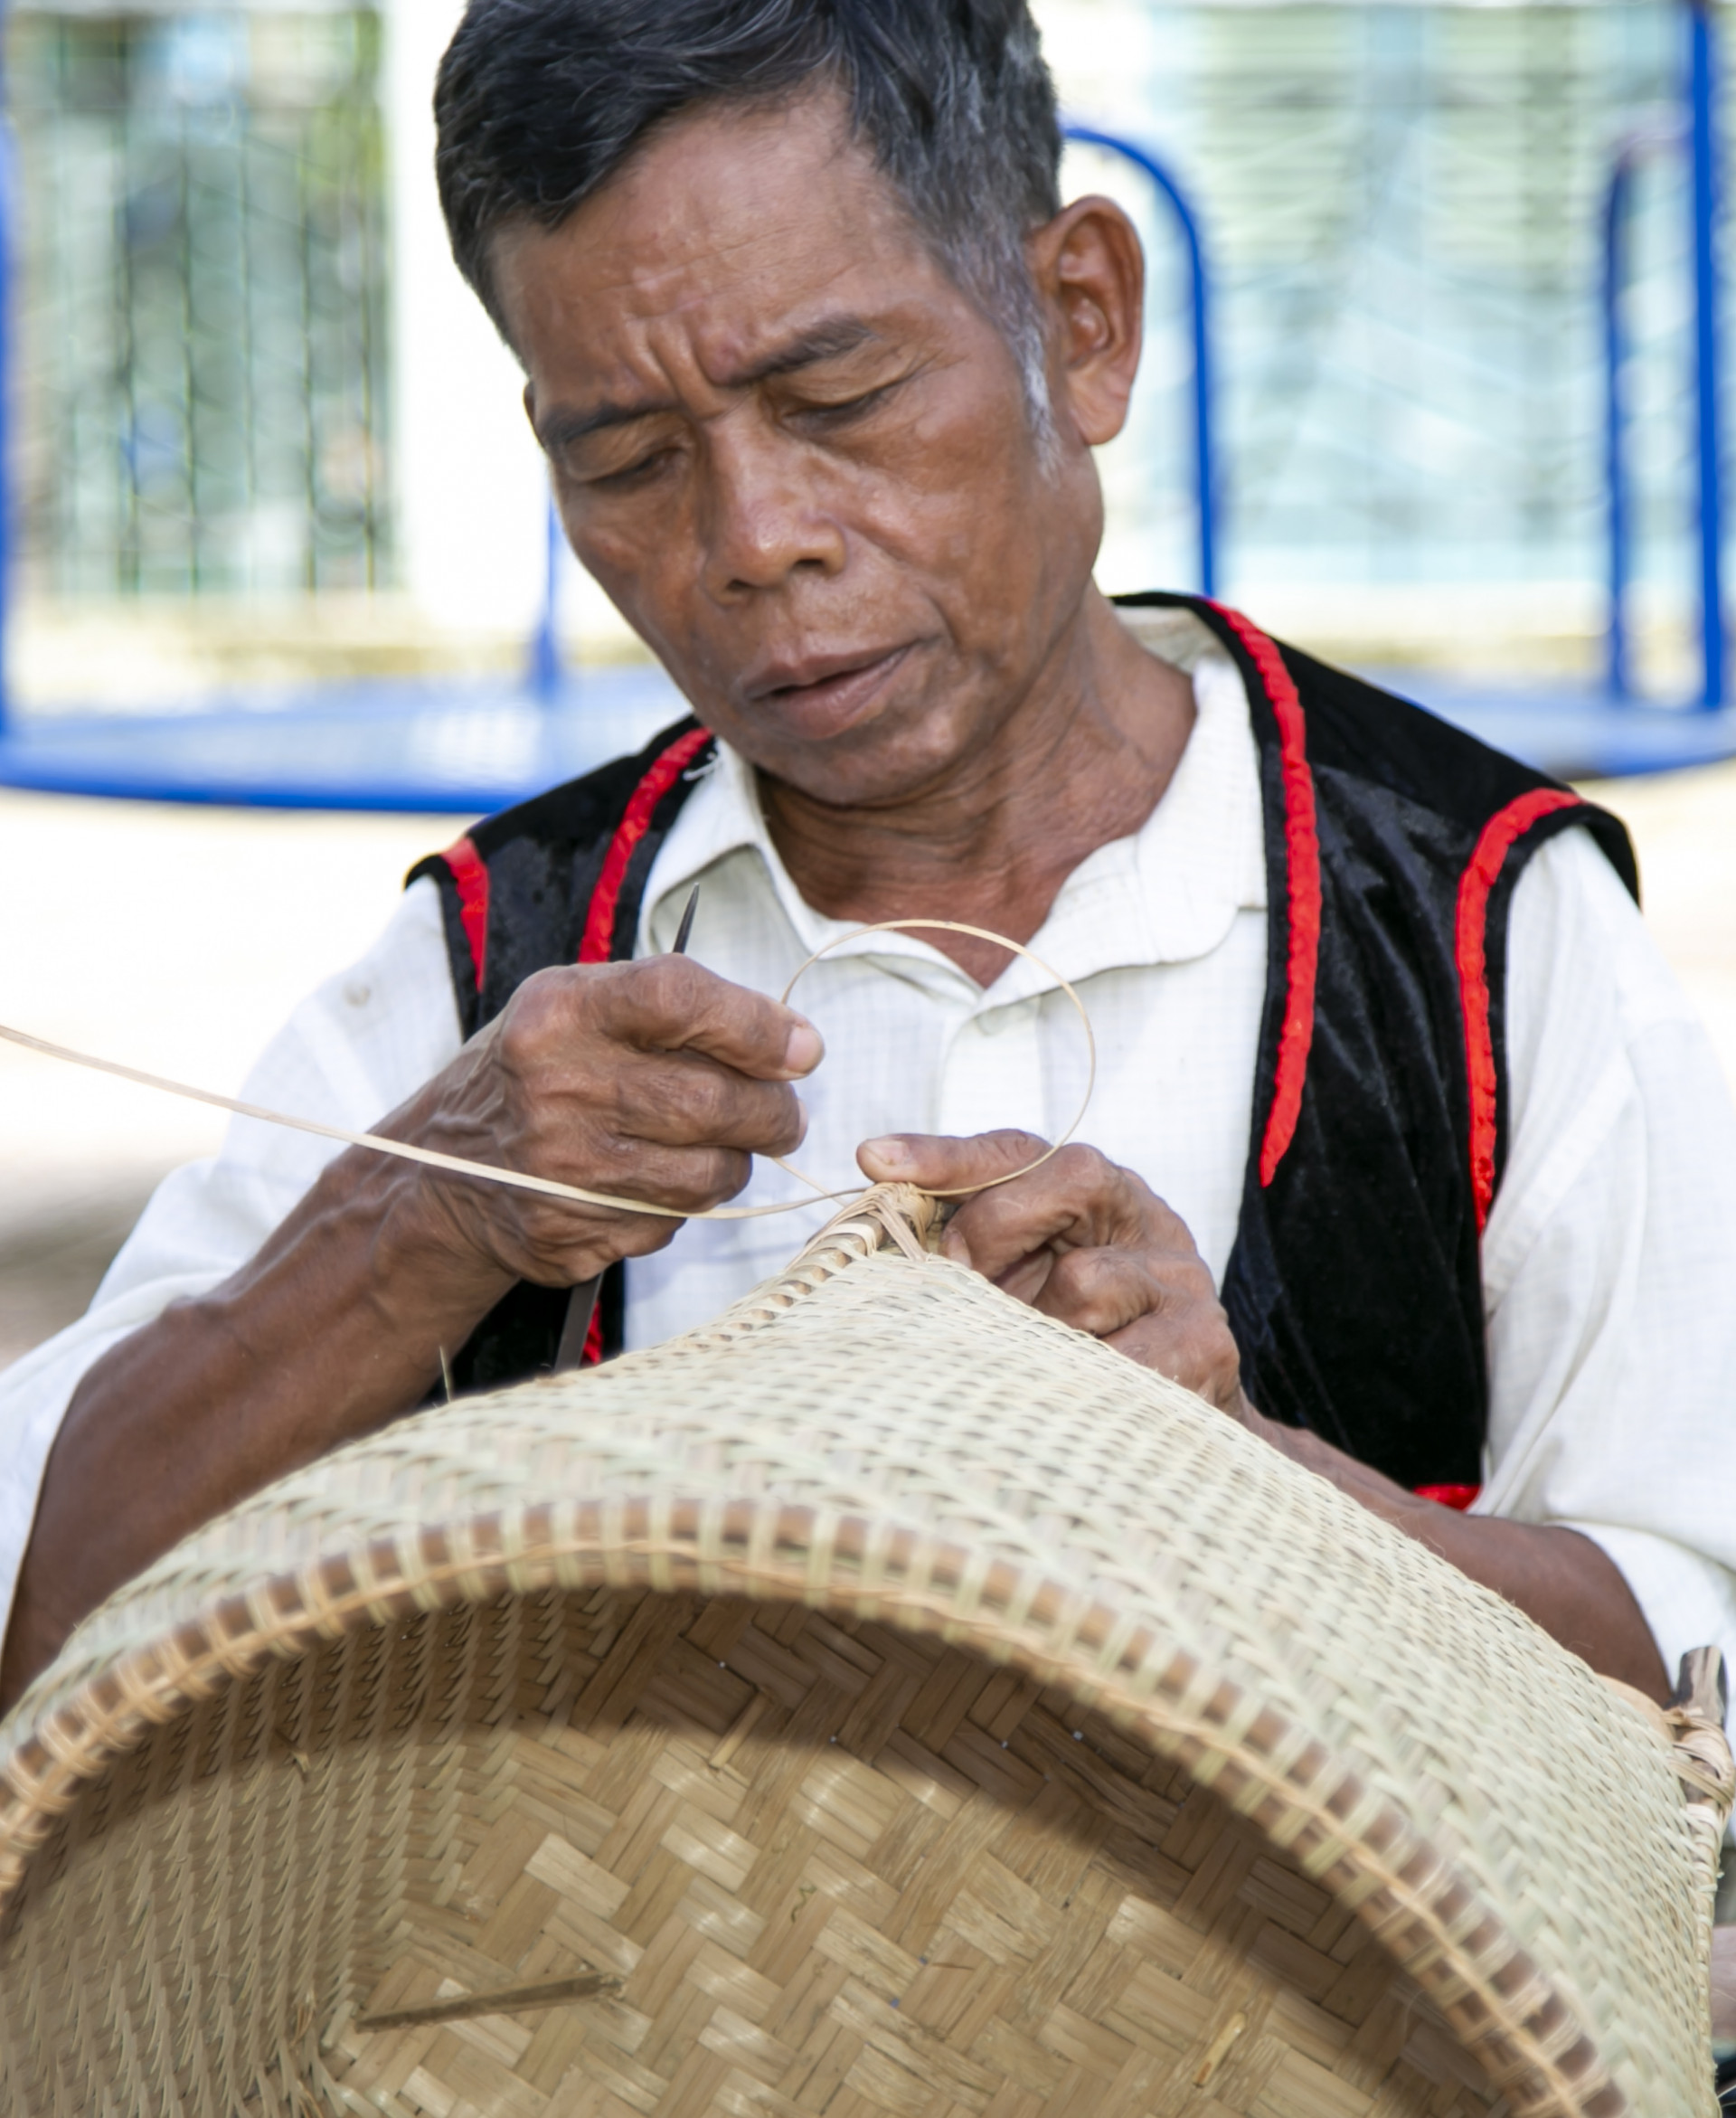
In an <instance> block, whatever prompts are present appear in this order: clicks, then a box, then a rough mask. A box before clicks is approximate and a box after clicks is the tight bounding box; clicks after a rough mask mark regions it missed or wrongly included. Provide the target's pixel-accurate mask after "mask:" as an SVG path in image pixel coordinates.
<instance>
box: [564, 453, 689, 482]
mask: <svg viewBox="0 0 1736 2118" xmlns="http://www.w3.org/2000/svg"><path fill="white" fill-rule="evenodd" d="M670 453H671V451H670V450H668V449H651V450H650V451H649V452H648V453H647V454H646V455H644V456H638V457H635V458H634V459H633V461H632V462H631V463H625V464H623V465H622V466H621V467H620V468H619V469H618V470H606V471H599V472H597V473H596V474H594V475H593V476H592V477H588V478H585V479H583V480H582V483H583V484H585V485H587V486H590V487H593V488H600V489H601V490H603V491H604V492H619V491H621V490H623V489H625V488H626V487H629V486H642V485H644V484H645V483H646V480H647V479H648V478H649V477H651V475H652V474H653V473H654V472H655V471H656V470H658V469H659V468H661V467H662V466H663V465H664V464H665V463H666V462H667V461H668V459H669V456H670Z"/></svg>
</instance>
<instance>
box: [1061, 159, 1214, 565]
mask: <svg viewBox="0 0 1736 2118" xmlns="http://www.w3.org/2000/svg"><path fill="white" fill-rule="evenodd" d="M1066 133H1067V137H1068V138H1069V139H1070V140H1077V141H1078V142H1079V143H1080V146H1081V147H1104V148H1107V149H1108V151H1109V153H1110V154H1112V155H1119V156H1122V157H1123V158H1124V159H1125V160H1127V161H1129V162H1131V163H1133V164H1134V165H1135V166H1136V167H1137V168H1139V169H1142V170H1144V172H1145V173H1146V175H1147V176H1148V177H1149V178H1150V179H1151V182H1152V183H1153V184H1155V185H1156V189H1157V191H1158V193H1159V194H1160V195H1161V196H1162V198H1163V199H1164V200H1165V202H1166V203H1167V204H1168V206H1169V208H1170V210H1171V212H1172V213H1174V214H1175V222H1176V225H1177V226H1178V227H1179V228H1180V230H1181V232H1182V241H1183V243H1184V246H1185V248H1186V251H1187V275H1188V293H1189V306H1190V308H1191V310H1192V322H1193V336H1194V508H1195V514H1196V519H1197V522H1198V525H1199V560H1198V572H1199V583H1200V592H1201V594H1202V595H1207V596H1211V595H1215V594H1216V593H1217V572H1218V562H1217V495H1218V479H1217V463H1216V459H1215V456H1214V454H1213V449H1214V442H1213V436H1212V331H1211V318H1210V305H1211V282H1210V280H1209V279H1208V278H1207V275H1206V269H1205V250H1204V245H1203V243H1202V241H1201V240H1200V222H1199V216H1198V215H1197V214H1196V213H1194V207H1193V205H1192V203H1191V202H1190V201H1189V199H1188V197H1187V194H1186V193H1185V192H1184V191H1183V189H1182V187H1181V185H1180V184H1177V183H1176V181H1175V178H1174V177H1173V176H1172V175H1170V173H1169V171H1168V170H1167V169H1165V167H1164V165H1163V164H1162V163H1161V162H1160V161H1159V160H1158V159H1157V157H1156V156H1155V155H1154V154H1153V153H1152V152H1151V150H1150V149H1149V148H1148V147H1141V146H1140V145H1139V144H1138V142H1137V140H1130V139H1124V138H1123V137H1122V136H1121V135H1120V134H1119V133H1115V132H1104V131H1102V130H1100V129H1099V128H1098V127H1096V126H1092V125H1069V126H1068V127H1067V128H1066Z"/></svg>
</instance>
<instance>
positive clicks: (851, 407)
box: [799, 383, 897, 426]
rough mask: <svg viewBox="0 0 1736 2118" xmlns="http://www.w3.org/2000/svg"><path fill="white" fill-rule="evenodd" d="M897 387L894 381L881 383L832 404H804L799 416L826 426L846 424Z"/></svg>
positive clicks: (858, 417)
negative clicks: (876, 386)
mask: <svg viewBox="0 0 1736 2118" xmlns="http://www.w3.org/2000/svg"><path fill="white" fill-rule="evenodd" d="M896 387H897V385H896V384H895V383H881V384H880V385H879V387H878V388H876V389H873V390H864V391H863V392H862V393H861V394H860V395H859V396H856V397H843V398H840V399H838V400H837V401H836V402H835V403H832V404H805V405H803V406H802V407H801V410H800V413H799V416H800V417H801V418H803V419H805V420H810V421H819V422H820V423H821V424H822V425H826V426H846V425H848V423H849V422H850V421H852V420H855V419H860V418H862V417H863V414H864V413H865V412H870V411H873V410H874V409H875V407H876V406H877V405H879V404H881V403H882V402H884V400H885V399H886V397H887V395H888V394H889V393H890V392H892V390H893V389H895V388H896Z"/></svg>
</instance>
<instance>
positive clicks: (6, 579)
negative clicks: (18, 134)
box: [0, 0, 17, 736]
mask: <svg viewBox="0 0 1736 2118" xmlns="http://www.w3.org/2000/svg"><path fill="white" fill-rule="evenodd" d="M6 13H7V10H6V0H0V736H4V735H5V733H6V723H7V722H8V720H9V719H10V718H11V714H10V711H9V709H10V706H11V695H10V694H11V686H10V684H9V682H8V673H7V658H6V648H7V645H8V643H9V642H10V640H11V638H12V558H13V552H12V544H13V528H14V523H13V491H12V385H13V371H12V328H13V240H14V239H13V225H12V221H13V205H14V198H15V196H16V190H15V186H16V175H17V165H16V162H15V159H14V154H13V145H12V121H11V119H10V118H9V116H8V115H7V113H8V111H9V109H10V107H11V106H10V103H9V101H8V94H9V84H8V82H7V80H6V75H5V32H6Z"/></svg>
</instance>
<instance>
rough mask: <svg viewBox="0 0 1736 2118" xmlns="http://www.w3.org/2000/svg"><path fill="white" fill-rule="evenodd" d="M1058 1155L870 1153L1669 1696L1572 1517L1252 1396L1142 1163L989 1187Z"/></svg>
mask: <svg viewBox="0 0 1736 2118" xmlns="http://www.w3.org/2000/svg"><path fill="white" fill-rule="evenodd" d="M1042 1153H1043V1141H1042V1140H1040V1139H1033V1136H1032V1135H1031V1134H1030V1133H1028V1132H986V1133H982V1134H980V1135H979V1136H978V1137H977V1139H944V1138H940V1137H938V1136H936V1135H933V1134H927V1133H900V1134H897V1135H895V1136H893V1137H892V1138H890V1139H871V1140H865V1141H864V1142H863V1145H862V1146H861V1147H860V1148H858V1149H857V1150H856V1159H857V1161H858V1162H860V1163H861V1165H862V1168H863V1172H864V1173H865V1174H866V1175H867V1176H869V1177H873V1178H874V1179H875V1180H876V1181H877V1182H880V1183H887V1184H917V1185H920V1186H921V1187H922V1188H923V1189H924V1190H925V1191H941V1192H945V1191H966V1190H970V1191H972V1196H970V1197H968V1198H967V1199H966V1201H965V1202H964V1204H963V1205H962V1206H960V1207H959V1209H958V1212H957V1213H956V1214H955V1215H953V1217H952V1220H951V1221H950V1223H949V1224H948V1227H947V1231H946V1234H945V1236H944V1237H943V1239H942V1241H943V1246H944V1248H945V1251H946V1253H947V1255H948V1257H952V1258H956V1259H958V1262H959V1263H960V1264H966V1265H974V1266H975V1267H976V1268H977V1271H978V1272H982V1273H985V1274H986V1276H987V1277H988V1278H989V1279H991V1280H993V1281H995V1284H996V1285H997V1286H1000V1287H1004V1288H1005V1290H1006V1291H1007V1292H1008V1293H1009V1294H1013V1295H1016V1296H1017V1297H1018V1299H1019V1300H1021V1301H1028V1302H1030V1303H1031V1304H1032V1305H1033V1308H1036V1309H1040V1310H1044V1311H1046V1313H1047V1314H1048V1315H1050V1316H1052V1317H1059V1318H1061V1319H1062V1321H1063V1322H1066V1323H1069V1324H1076V1325H1078V1326H1079V1328H1080V1330H1083V1331H1089V1332H1090V1333H1091V1334H1092V1336H1093V1337H1094V1338H1101V1339H1102V1340H1103V1341H1104V1343H1105V1344H1106V1345H1109V1346H1113V1347H1116V1348H1117V1349H1118V1351H1120V1352H1122V1353H1125V1354H1127V1355H1128V1356H1129V1357H1131V1358H1132V1359H1134V1360H1137V1361H1138V1362H1139V1363H1140V1364H1141V1366H1145V1367H1149V1368H1156V1370H1157V1372H1158V1373H1159V1374H1160V1375H1165V1376H1171V1377H1172V1378H1173V1379H1174V1380H1175V1381H1176V1382H1178V1383H1182V1384H1184V1385H1186V1387H1187V1388H1188V1389H1190V1390H1193V1391H1195V1392H1197V1393H1198V1395H1200V1396H1202V1397H1203V1398H1205V1399H1207V1400H1208V1401H1209V1402H1210V1403H1211V1404H1215V1405H1217V1406H1218V1407H1219V1409H1220V1410H1222V1411H1223V1412H1227V1413H1228V1414H1231V1417H1232V1418H1234V1419H1236V1420H1237V1421H1239V1422H1240V1423H1241V1425H1243V1426H1244V1427H1246V1428H1247V1429H1248V1430H1249V1431H1250V1432H1251V1433H1253V1434H1256V1435H1258V1436H1259V1437H1260V1440H1262V1441H1264V1442H1269V1444H1270V1445H1271V1447H1273V1448H1274V1449H1276V1450H1278V1451H1279V1453H1280V1454H1282V1455H1285V1456H1288V1458H1289V1459H1290V1460H1291V1461H1292V1462H1295V1463H1299V1464H1300V1465H1301V1466H1302V1467H1303V1468H1304V1469H1305V1470H1311V1471H1314V1472H1316V1473H1317V1474H1318V1476H1320V1477H1321V1478H1324V1479H1326V1480H1330V1482H1331V1483H1332V1484H1334V1485H1335V1486H1336V1487H1337V1488H1338V1489H1339V1490H1340V1491H1341V1492H1344V1493H1347V1494H1348V1495H1349V1496H1350V1497H1351V1499H1354V1500H1356V1501H1359V1502H1360V1503H1361V1504H1362V1506H1363V1507H1364V1508H1368V1509H1369V1510H1370V1512H1371V1513H1373V1514H1375V1515H1378V1516H1380V1517H1382V1518H1383V1519H1384V1520H1385V1521H1387V1522H1390V1523H1391V1524H1392V1526H1393V1527H1394V1528H1395V1529H1401V1530H1402V1531H1404V1533H1405V1534H1406V1536H1412V1537H1415V1538H1416V1539H1417V1540H1418V1541H1419V1542H1420V1543H1421V1544H1424V1545H1427V1546H1429V1548H1430V1550H1432V1551H1434V1552H1437V1553H1439V1555H1440V1556H1441V1557H1442V1558H1444V1559H1447V1560H1449V1561H1450V1562H1451V1563H1452V1564H1453V1565H1455V1566H1457V1567H1458V1569H1459V1570H1460V1572H1461V1573H1464V1574H1469V1575H1470V1577H1471V1579H1472V1580H1473V1581H1480V1582H1482V1583H1483V1584H1485V1585H1486V1587H1488V1588H1492V1589H1494V1590H1495V1592H1496V1593H1498V1594H1500V1595H1504V1596H1505V1597H1506V1598H1507V1600H1508V1602H1509V1603H1516V1604H1517V1605H1518V1607H1519V1608H1520V1609H1521V1610H1522V1611H1524V1612H1527V1613H1528V1614H1529V1615H1530V1616H1531V1617H1533V1618H1534V1619H1535V1620H1536V1622H1538V1624H1540V1625H1541V1626H1543V1629H1544V1630H1545V1631H1548V1632H1552V1633H1553V1634H1554V1636H1555V1638H1556V1639H1557V1640H1558V1641H1561V1644H1562V1645H1563V1646H1564V1647H1567V1648H1571V1650H1573V1652H1574V1653H1575V1654H1579V1655H1583V1656H1584V1657H1585V1659H1586V1660H1587V1661H1589V1662H1590V1665H1591V1667H1592V1668H1593V1669H1601V1670H1602V1671H1604V1672H1605V1673H1606V1674H1607V1675H1609V1676H1611V1677H1618V1678H1621V1679H1622V1681H1623V1682H1624V1683H1626V1684H1631V1685H1632V1686H1634V1688H1636V1689H1637V1690H1639V1691H1643V1692H1645V1693H1646V1694H1647V1695H1648V1696H1649V1697H1653V1698H1659V1699H1661V1698H1665V1697H1668V1695H1669V1688H1670V1686H1669V1679H1668V1678H1667V1677H1666V1676H1665V1670H1664V1663H1663V1660H1662V1659H1661V1657H1660V1656H1659V1654H1658V1650H1657V1648H1656V1644H1655V1642H1654V1641H1653V1639H1652V1636H1651V1632H1650V1630H1649V1628H1648V1627H1647V1625H1646V1619H1645V1614H1644V1613H1643V1612H1641V1610H1640V1608H1639V1605H1638V1604H1637V1603H1636V1601H1635V1600H1634V1595H1633V1592H1632V1590H1630V1589H1629V1588H1628V1584H1627V1582H1626V1581H1625V1580H1624V1579H1623V1577H1622V1575H1621V1574H1620V1572H1619V1570H1618V1568H1617V1566H1616V1565H1615V1563H1614V1561H1613V1560H1611V1559H1610V1558H1609V1556H1608V1555H1607V1554H1606V1553H1605V1552H1604V1551H1603V1549H1602V1547H1601V1546H1599V1545H1598V1544H1596V1543H1595V1542H1594V1541H1593V1540H1592V1539H1591V1538H1590V1537H1589V1536H1582V1535H1581V1534H1580V1532H1579V1531H1578V1530H1573V1529H1569V1528H1567V1527H1566V1526H1565V1525H1563V1524H1558V1523H1529V1522H1510V1521H1506V1520H1505V1519H1503V1518H1500V1517H1498V1516H1493V1515H1482V1516H1478V1515H1459V1514H1456V1513H1455V1512H1454V1511H1453V1510H1452V1509H1450V1508H1441V1507H1438V1506H1437V1505H1436V1503H1435V1502H1434V1501H1432V1500H1425V1499H1420V1497H1419V1496H1418V1495H1417V1494H1414V1493H1407V1492H1406V1491H1405V1490H1404V1489H1403V1488H1402V1487H1401V1486H1398V1485H1395V1484H1394V1483H1393V1482H1392V1480H1391V1479H1389V1478H1385V1477H1383V1476H1382V1474H1381V1472H1379V1471H1377V1470H1371V1469H1370V1468H1369V1466H1368V1465H1367V1464H1364V1463H1358V1462H1357V1461H1355V1459H1354V1457H1350V1456H1346V1455H1345V1454H1344V1451H1342V1450H1339V1449H1335V1448H1334V1447H1333V1446H1332V1445H1331V1443H1330V1442H1325V1441H1322V1440H1321V1438H1320V1437H1319V1436H1318V1435H1317V1434H1311V1433H1309V1432H1307V1430H1306V1429H1303V1428H1299V1427H1289V1426H1284V1425H1281V1424H1280V1423H1278V1421H1276V1420H1271V1419H1268V1418H1266V1417H1265V1415H1264V1414H1261V1413H1260V1412H1258V1411H1257V1410H1256V1409H1255V1408H1254V1406H1253V1405H1251V1404H1250V1403H1249V1402H1248V1399H1247V1397H1246V1396H1245V1395H1244V1394H1243V1392H1242V1388H1241V1364H1240V1361H1239V1360H1238V1357H1237V1354H1236V1346H1235V1340H1234V1339H1233V1338H1231V1335H1230V1325H1229V1322H1228V1320H1227V1319H1226V1318H1225V1316H1224V1313H1223V1310H1222V1307H1221V1306H1220V1305H1219V1301H1218V1297H1217V1291H1216V1289H1215V1288H1214V1287H1213V1286H1212V1275H1211V1273H1210V1272H1207V1270H1206V1268H1205V1266H1204V1264H1203V1262H1201V1258H1200V1253H1199V1252H1198V1251H1197V1250H1196V1249H1195V1248H1194V1239H1193V1237H1192V1236H1191V1235H1190V1234H1188V1232H1187V1230H1186V1228H1185V1227H1184V1225H1183V1224H1182V1222H1181V1221H1180V1220H1179V1219H1178V1218H1177V1216H1176V1215H1175V1214H1173V1213H1171V1211H1170V1210H1169V1208H1168V1207H1167V1206H1165V1204H1164V1202H1163V1201H1162V1199H1160V1198H1159V1197H1157V1196H1156V1194H1155V1193H1154V1192H1153V1191H1152V1190H1151V1189H1150V1188H1149V1187H1148V1186H1146V1185H1145V1184H1142V1183H1141V1182H1140V1180H1139V1178H1138V1177H1136V1176H1135V1175H1134V1174H1133V1172H1132V1171H1131V1170H1130V1169H1119V1168H1117V1167H1116V1165H1115V1164H1114V1163H1113V1162H1111V1161H1109V1159H1108V1158H1107V1157H1105V1156H1103V1155H1100V1154H1099V1153H1098V1151H1097V1149H1095V1148H1083V1147H1066V1148H1063V1149H1061V1152H1060V1153H1059V1154H1058V1155H1055V1156H1053V1157H1052V1158H1051V1159H1050V1160H1049V1161H1047V1162H1045V1163H1044V1164H1043V1167H1042V1168H1040V1169H1033V1170H1032V1172H1031V1174H1030V1175H1029V1176H1028V1177H1014V1178H1013V1180H1012V1182H1011V1183H1008V1184H1002V1185H998V1186H996V1187H995V1189H994V1190H993V1191H980V1190H975V1189H974V1188H973V1187H977V1186H980V1185H985V1184H988V1183H990V1182H992V1180H993V1179H994V1178H995V1177H1005V1176H1006V1175H1007V1173H1008V1172H1009V1171H1012V1170H1015V1169H1022V1168H1024V1167H1025V1165H1026V1164H1027V1163H1030V1162H1033V1161H1035V1160H1036V1158H1037V1157H1038V1156H1039V1155H1040V1154H1042Z"/></svg>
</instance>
